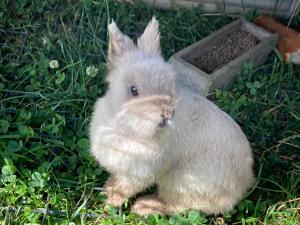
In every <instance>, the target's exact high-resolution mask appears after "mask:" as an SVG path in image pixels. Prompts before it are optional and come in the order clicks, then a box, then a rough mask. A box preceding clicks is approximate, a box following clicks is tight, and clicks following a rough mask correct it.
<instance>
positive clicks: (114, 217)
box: [0, 0, 300, 225]
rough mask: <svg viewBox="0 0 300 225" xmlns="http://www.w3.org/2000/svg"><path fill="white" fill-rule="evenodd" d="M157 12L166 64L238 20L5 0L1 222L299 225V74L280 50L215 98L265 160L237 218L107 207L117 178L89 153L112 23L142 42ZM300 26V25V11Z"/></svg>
mask: <svg viewBox="0 0 300 225" xmlns="http://www.w3.org/2000/svg"><path fill="white" fill-rule="evenodd" d="M154 14H155V15H156V16H157V18H158V20H159V22H160V31H161V36H162V40H161V44H162V50H163V54H164V56H165V58H168V57H169V56H170V55H172V54H173V53H174V52H176V51H177V50H179V49H181V48H183V47H185V46H187V45H189V44H191V43H193V42H194V41H196V40H199V39H201V38H202V37H204V36H206V35H208V34H209V33H211V32H213V31H215V30H217V29H219V28H220V27H222V26H223V25H225V24H227V23H229V22H230V21H232V18H230V17H228V16H203V15H202V13H201V10H199V9H195V10H192V11H187V10H183V9H181V10H174V11H161V10H157V9H152V8H149V7H146V6H145V5H142V4H135V5H127V4H122V3H119V2H117V1H109V0H107V1H100V0H99V1H89V0H85V1H84V0H82V1H75V0H68V1H54V0H50V1H42V0H36V1H29V0H28V1H27V0H19V1H11V0H1V1H0V44H1V46H0V152H1V154H0V167H1V170H0V221H1V224H70V225H71V224H109V225H110V224H150V225H155V224H160V225H161V224H170V223H171V224H178V225H179V224H181V225H183V224H222V221H223V222H224V221H225V222H226V223H228V224H291V225H292V224H293V225H297V224H300V199H299V197H300V67H299V66H294V65H287V64H284V63H283V62H282V60H281V58H280V57H279V56H278V55H277V54H275V53H272V54H271V55H270V57H269V58H268V61H267V62H266V63H265V64H264V65H263V66H261V67H260V68H252V67H251V65H250V64H247V65H245V68H244V70H243V74H242V76H241V77H240V78H239V79H238V80H237V81H236V82H235V83H234V84H233V86H232V87H231V88H229V89H228V90H226V91H217V92H216V97H215V102H216V103H217V104H218V105H219V106H220V107H221V108H222V109H224V110H225V111H226V112H228V113H229V114H230V115H231V116H232V117H233V118H234V119H235V120H236V121H237V122H238V123H239V124H240V125H241V126H242V128H243V130H244V131H245V133H246V135H247V136H248V138H249V140H250V142H251V144H252V146H253V150H254V154H255V162H256V163H255V173H256V176H257V177H258V179H257V183H256V185H255V186H254V188H253V189H252V190H250V191H249V194H248V195H247V196H246V197H245V199H244V200H243V201H241V202H240V203H239V204H238V206H236V207H235V209H234V210H233V211H232V212H229V213H227V214H226V215H224V216H223V217H212V216H205V215H203V214H201V213H199V212H197V211H190V212H187V213H183V214H178V215H174V216H172V217H160V216H156V215H153V216H149V217H148V218H141V217H138V216H136V215H134V214H132V213H130V210H129V207H128V206H129V205H130V202H128V206H126V207H124V208H123V209H122V210H119V209H115V208H109V207H104V201H105V196H104V195H103V194H102V193H101V187H102V185H103V183H104V182H105V180H106V178H107V176H108V174H107V173H106V172H105V171H104V170H103V169H101V168H100V167H99V166H98V165H97V163H96V162H95V161H94V160H93V158H92V157H91V156H90V155H89V152H88V148H89V141H88V125H89V121H90V116H91V110H92V106H93V103H94V102H95V100H96V98H97V97H100V96H102V95H103V94H104V93H105V90H106V88H107V84H106V82H105V72H106V71H105V70H106V69H105V61H106V49H107V32H106V26H107V23H108V21H109V20H110V19H111V18H114V20H115V21H116V22H117V23H118V25H119V26H120V28H121V29H122V30H123V31H124V32H125V33H126V34H129V36H130V37H133V38H135V37H137V35H138V34H140V33H141V31H142V30H143V29H144V27H145V25H146V24H147V22H148V21H149V20H150V18H151V17H152V15H154ZM291 26H292V27H294V28H296V27H298V28H299V27H300V16H299V15H297V16H295V17H294V18H293V20H292V23H291ZM51 60H58V62H59V68H57V69H51V68H49V62H50V61H51ZM89 66H95V68H97V69H98V72H97V74H96V76H92V75H93V74H92V75H88V74H87V73H86V68H87V67H89ZM8 207H9V208H8ZM8 209H9V210H8ZM45 212H47V213H45Z"/></svg>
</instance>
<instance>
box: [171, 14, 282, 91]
mask: <svg viewBox="0 0 300 225" xmlns="http://www.w3.org/2000/svg"><path fill="white" fill-rule="evenodd" d="M238 30H242V31H247V32H248V33H250V34H252V35H254V36H255V37H256V38H257V40H258V41H259V42H258V43H257V44H256V45H255V46H254V47H252V48H250V49H249V50H248V51H246V52H244V53H243V54H242V55H241V56H239V57H237V58H235V59H233V60H232V61H230V62H229V63H227V64H225V65H223V66H221V67H220V68H219V69H216V70H214V71H213V72H212V73H207V72H205V71H203V70H202V69H199V68H198V67H196V66H194V65H193V64H191V63H189V62H190V61H191V60H193V59H196V58H199V57H201V54H204V53H205V52H207V50H208V49H210V48H212V47H213V46H215V45H216V44H217V43H218V42H219V41H220V40H222V38H224V36H226V35H229V34H230V33H232V32H235V31H238ZM277 40H278V37H277V35H275V34H272V33H270V32H268V31H266V30H264V29H262V28H260V27H257V26H256V25H254V24H252V23H250V22H247V21H245V20H244V19H239V20H237V21H234V22H232V23H230V24H228V25H227V26H225V27H223V28H222V29H220V30H218V31H216V32H214V33H212V34H211V35H209V36H207V37H206V38H204V39H202V40H200V41H198V42H196V43H194V44H192V45H190V46H188V47H186V48H184V49H182V50H181V51H179V52H177V53H175V54H174V55H173V56H172V57H171V58H170V60H169V61H170V62H171V63H172V64H173V67H174V68H175V70H176V71H178V79H179V80H181V82H182V83H184V84H185V85H186V86H188V87H189V88H191V89H193V90H195V91H196V92H200V93H202V94H203V95H207V94H209V93H211V92H212V91H214V90H215V88H220V89H224V88H226V87H227V86H228V85H230V84H231V83H232V82H233V81H234V79H235V77H236V76H237V75H238V74H239V73H240V72H241V69H242V65H243V64H244V63H246V62H251V63H252V64H253V65H254V66H258V65H260V64H262V63H264V62H265V61H266V59H267V57H268V55H269V53H270V52H271V51H272V50H273V48H274V47H275V45H276V42H277Z"/></svg>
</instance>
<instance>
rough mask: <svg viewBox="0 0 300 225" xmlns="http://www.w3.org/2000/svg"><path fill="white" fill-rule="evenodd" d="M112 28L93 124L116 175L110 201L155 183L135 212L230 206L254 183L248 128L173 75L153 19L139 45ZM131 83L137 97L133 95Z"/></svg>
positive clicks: (99, 154) (96, 150) (100, 151)
mask: <svg viewBox="0 0 300 225" xmlns="http://www.w3.org/2000/svg"><path fill="white" fill-rule="evenodd" d="M113 27H114V32H111V33H110V34H111V36H110V42H111V43H110V46H111V48H113V47H116V49H117V50H114V49H110V53H111V54H114V52H117V55H110V57H111V59H114V62H113V64H112V65H113V66H112V67H111V68H110V71H109V74H108V80H109V82H110V88H109V90H108V91H107V93H106V95H105V96H104V97H103V98H100V99H99V100H98V101H97V103H96V105H95V110H94V113H93V117H92V122H91V127H90V139H91V153H92V154H93V155H94V157H95V158H96V159H97V160H98V161H99V163H100V164H101V165H102V166H103V167H105V168H106V169H107V170H108V171H109V172H110V173H111V177H110V178H109V180H108V181H107V183H106V185H105V188H106V193H107V195H108V200H107V203H108V204H112V205H115V206H118V205H121V204H122V203H123V202H124V201H125V200H126V199H127V198H129V197H131V196H133V195H135V194H137V193H138V192H141V191H143V190H144V189H145V188H147V187H148V186H150V185H152V184H157V185H158V193H157V194H155V195H153V196H146V197H141V198H139V199H137V201H136V203H135V205H134V206H133V210H134V211H135V212H136V213H138V214H141V215H147V214H149V213H162V214H172V213H174V212H178V211H182V210H185V209H189V208H195V209H199V210H201V211H203V212H205V213H208V214H211V213H220V212H225V211H228V210H230V209H232V207H233V206H234V205H235V204H236V203H237V202H238V201H239V200H240V199H242V197H243V195H244V194H245V192H246V191H247V189H248V188H249V187H250V186H251V185H252V184H253V181H254V177H253V173H252V165H253V157H252V151H251V148H250V145H249V143H248V141H247V138H246V137H245V135H244V133H243V132H242V130H241V129H240V127H239V126H238V125H237V124H236V123H235V122H234V121H233V119H231V118H230V117H229V116H228V115H227V114H226V113H225V112H223V111H221V110H220V109H219V108H218V107H217V106H216V105H214V104H213V103H212V102H210V101H209V100H207V99H206V98H204V97H202V96H200V95H198V94H196V93H193V92H191V91H190V90H188V89H186V88H185V87H184V86H183V85H181V83H180V82H179V81H178V80H177V79H176V76H177V75H176V72H175V71H174V70H173V69H172V67H171V66H170V65H169V64H168V63H166V62H165V61H164V60H163V58H162V57H161V55H160V51H159V49H160V48H159V31H158V22H157V21H156V20H155V18H153V19H152V21H151V22H150V23H149V25H148V27H147V28H146V31H145V32H146V33H145V34H143V35H142V36H141V38H140V39H139V46H138V47H134V48H133V47H132V42H131V41H129V40H128V37H127V36H124V35H123V34H121V33H120V31H119V29H117V28H116V25H115V24H113ZM121 37H124V38H125V39H126V40H120V38H121ZM118 43H119V44H121V46H118ZM126 43H128V45H129V46H126ZM146 43H150V45H149V46H148V47H146ZM122 49H123V50H122ZM120 50H122V51H120ZM132 84H133V85H136V86H137V87H138V90H139V96H138V97H131V96H130V93H129V87H130V85H132ZM173 114H174V115H173ZM162 118H168V124H167V125H166V126H165V127H160V126H159V124H160V123H161V120H162Z"/></svg>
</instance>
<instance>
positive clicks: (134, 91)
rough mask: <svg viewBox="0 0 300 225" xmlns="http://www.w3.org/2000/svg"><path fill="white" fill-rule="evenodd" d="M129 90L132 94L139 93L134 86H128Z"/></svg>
mask: <svg viewBox="0 0 300 225" xmlns="http://www.w3.org/2000/svg"><path fill="white" fill-rule="evenodd" d="M130 92H131V95H132V96H138V95H139V92H138V89H137V88H136V87H135V86H131V87H130Z"/></svg>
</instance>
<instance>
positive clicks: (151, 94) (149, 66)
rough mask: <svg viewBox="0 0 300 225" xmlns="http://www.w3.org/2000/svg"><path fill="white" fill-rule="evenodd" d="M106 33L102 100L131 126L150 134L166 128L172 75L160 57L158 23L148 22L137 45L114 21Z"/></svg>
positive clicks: (172, 95)
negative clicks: (105, 86) (105, 87)
mask: <svg viewBox="0 0 300 225" xmlns="http://www.w3.org/2000/svg"><path fill="white" fill-rule="evenodd" d="M109 33H110V44H109V55H108V58H109V74H108V81H109V83H110V88H109V91H108V92H107V95H106V98H109V102H110V104H111V110H112V111H113V114H114V115H119V116H120V115H121V114H122V113H123V114H124V115H123V116H124V117H127V119H128V120H132V123H131V124H135V125H134V127H138V129H139V130H141V129H143V130H144V131H145V132H146V133H147V132H148V133H149V134H150V133H151V135H152V134H154V133H155V132H156V131H159V130H161V129H162V128H165V127H169V125H170V124H171V122H172V118H173V115H174V103H175V74H174V71H173V69H172V67H171V66H170V65H169V64H168V63H166V62H165V61H164V59H163V58H162V57H161V55H160V44H159V31H158V22H157V21H156V20H155V19H152V21H151V22H150V23H149V24H148V26H147V27H146V29H145V31H144V33H143V35H142V36H141V37H140V38H139V39H138V43H137V46H135V44H134V43H133V42H132V41H131V40H130V39H129V38H128V37H127V36H125V35H123V34H122V33H121V32H120V31H119V29H118V28H117V26H116V24H115V23H114V22H113V23H112V24H110V25H109ZM124 110H125V111H126V113H127V116H126V115H125V113H124ZM128 114H129V115H128ZM128 124H129V123H128ZM147 129H148V131H146V130H147ZM150 130H151V131H150Z"/></svg>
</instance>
